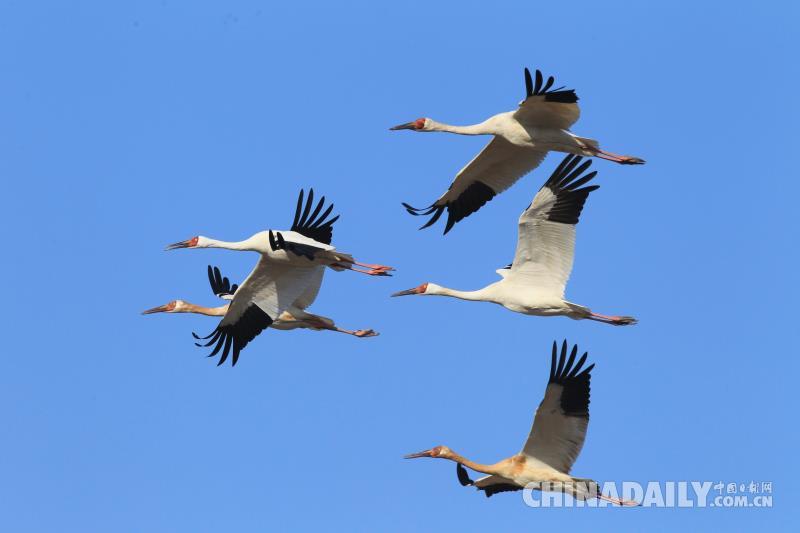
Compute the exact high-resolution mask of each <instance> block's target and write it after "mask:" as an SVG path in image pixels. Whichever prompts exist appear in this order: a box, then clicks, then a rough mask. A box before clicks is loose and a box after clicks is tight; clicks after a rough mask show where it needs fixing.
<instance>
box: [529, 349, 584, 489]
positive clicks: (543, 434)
mask: <svg viewBox="0 0 800 533" xmlns="http://www.w3.org/2000/svg"><path fill="white" fill-rule="evenodd" d="M557 353H558V349H557V346H556V343H555V342H553V357H552V362H551V364H550V380H549V381H548V383H547V389H546V390H545V393H544V399H543V400H542V403H541V404H539V408H538V409H537V410H536V416H535V417H534V419H533V427H531V432H530V435H529V436H528V440H527V442H525V446H524V447H523V449H522V453H524V454H525V455H528V456H530V457H533V458H535V459H538V460H539V461H542V462H543V463H546V464H548V465H550V466H551V467H553V468H555V469H556V470H558V471H559V472H563V473H565V474H568V473H569V471H570V469H571V468H572V465H573V463H574V462H575V460H576V459H577V458H578V454H579V453H581V448H583V441H584V440H585V439H586V430H587V428H588V427H589V382H590V381H591V377H592V376H591V374H590V372H591V371H592V368H594V364H591V365H589V366H587V367H586V368H585V369H583V370H582V371H581V367H582V366H583V364H584V363H585V362H586V356H587V354H586V353H584V354H583V355H582V356H581V358H580V359H579V360H578V362H577V363H576V362H575V356H576V355H577V353H578V347H577V346H574V347H573V348H572V352H571V353H570V354H569V359H567V341H564V344H563V345H562V346H561V356H560V357H558V358H557V357H556V355H557Z"/></svg>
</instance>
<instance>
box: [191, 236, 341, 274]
mask: <svg viewBox="0 0 800 533" xmlns="http://www.w3.org/2000/svg"><path fill="white" fill-rule="evenodd" d="M272 233H273V234H277V233H280V234H281V235H282V236H283V238H284V239H285V240H286V242H289V243H293V244H300V245H304V246H309V247H311V248H314V249H316V250H317V252H316V253H315V254H314V259H313V260H312V259H308V258H307V257H304V256H298V255H296V254H293V253H291V252H290V251H288V250H285V249H284V250H281V249H279V250H274V249H272V247H271V246H270V241H269V234H270V231H269V230H265V231H259V232H258V233H256V234H254V235H253V236H251V237H249V238H247V239H245V240H243V241H233V242H230V241H221V240H217V239H212V238H210V237H205V236H203V235H199V236H198V237H197V244H196V245H195V246H193V247H192V248H222V249H225V250H234V251H243V252H257V253H259V254H261V256H262V257H263V258H264V259H265V260H266V261H267V262H269V263H276V264H288V265H292V266H298V267H308V266H311V265H312V264H316V265H324V266H331V265H333V264H336V263H339V262H343V261H344V262H350V263H352V262H353V258H352V256H351V255H349V254H345V253H341V252H336V248H335V247H334V246H331V245H330V244H324V243H321V242H318V241H315V240H314V239H310V238H308V237H306V236H304V235H301V234H300V233H297V232H296V231H291V230H289V231H283V230H276V231H273V232H272Z"/></svg>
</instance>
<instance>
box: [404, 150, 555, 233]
mask: <svg viewBox="0 0 800 533" xmlns="http://www.w3.org/2000/svg"><path fill="white" fill-rule="evenodd" d="M546 155H547V152H546V151H542V150H535V149H533V148H526V147H523V146H517V145H515V144H512V143H510V142H508V141H507V140H505V139H503V138H502V137H494V138H493V139H492V140H491V141H489V144H487V145H486V146H485V147H484V148H483V150H481V152H480V153H479V154H478V155H477V156H475V158H474V159H473V160H472V161H470V162H469V163H468V164H467V166H465V167H464V168H462V169H461V171H460V172H459V173H458V174H457V175H456V178H455V180H453V183H451V184H450V188H449V189H448V190H447V192H446V193H444V194H443V195H442V196H441V197H440V198H439V199H438V200H436V201H435V202H434V203H433V204H432V205H431V206H429V207H427V208H424V209H417V208H415V207H411V206H410V205H408V204H406V203H404V204H403V206H404V207H405V208H406V210H407V211H408V212H409V213H411V214H412V215H432V216H431V218H430V220H428V222H427V223H426V224H425V225H424V226H422V228H427V227H428V226H430V225H432V224H434V223H436V221H437V220H439V217H441V216H442V213H443V212H444V210H445V209H447V224H446V225H445V229H444V233H445V234H446V233H447V232H448V231H450V229H452V227H453V225H454V224H456V223H457V222H459V221H460V220H462V219H464V218H465V217H468V216H469V215H471V214H472V213H474V212H475V211H477V210H478V209H480V208H481V207H482V206H483V204H485V203H486V202H488V201H489V200H491V199H492V198H494V196H495V195H497V194H500V193H501V192H503V191H504V190H506V189H508V188H509V187H511V185H513V184H514V183H515V182H516V181H517V180H518V179H520V178H521V177H522V176H524V175H525V174H527V173H528V172H530V171H531V170H533V169H534V168H536V167H538V166H539V164H540V163H541V162H542V160H543V159H544V158H545V156H546ZM422 228H420V229H422Z"/></svg>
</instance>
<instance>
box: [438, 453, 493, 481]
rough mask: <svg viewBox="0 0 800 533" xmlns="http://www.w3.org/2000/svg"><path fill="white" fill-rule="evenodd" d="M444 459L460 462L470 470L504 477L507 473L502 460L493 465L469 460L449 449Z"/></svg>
mask: <svg viewBox="0 0 800 533" xmlns="http://www.w3.org/2000/svg"><path fill="white" fill-rule="evenodd" d="M445 459H450V460H451V461H455V462H456V463H461V464H462V465H464V466H466V467H467V468H471V469H472V470H474V471H476V472H481V473H483V474H494V475H498V476H504V477H505V476H506V475H507V474H508V473H507V472H505V469H504V468H503V465H504V463H503V462H502V461H501V462H499V463H495V464H493V465H484V464H481V463H476V462H475V461H470V460H469V459H467V458H466V457H464V456H463V455H459V454H457V453H456V452H453V451H451V452H450V453H449V454H448V455H446V456H445Z"/></svg>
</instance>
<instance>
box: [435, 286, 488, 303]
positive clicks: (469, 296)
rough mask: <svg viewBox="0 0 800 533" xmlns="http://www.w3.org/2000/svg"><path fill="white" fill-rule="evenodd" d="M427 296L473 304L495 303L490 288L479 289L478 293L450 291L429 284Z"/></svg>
mask: <svg viewBox="0 0 800 533" xmlns="http://www.w3.org/2000/svg"><path fill="white" fill-rule="evenodd" d="M425 294H426V295H433V296H450V297H451V298H458V299H459V300H470V301H473V302H493V301H494V298H492V295H491V293H490V291H489V290H488V287H484V288H483V289H479V290H477V291H459V290H456V289H449V288H447V287H441V286H439V285H433V284H428V289H427V291H426V292H425Z"/></svg>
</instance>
